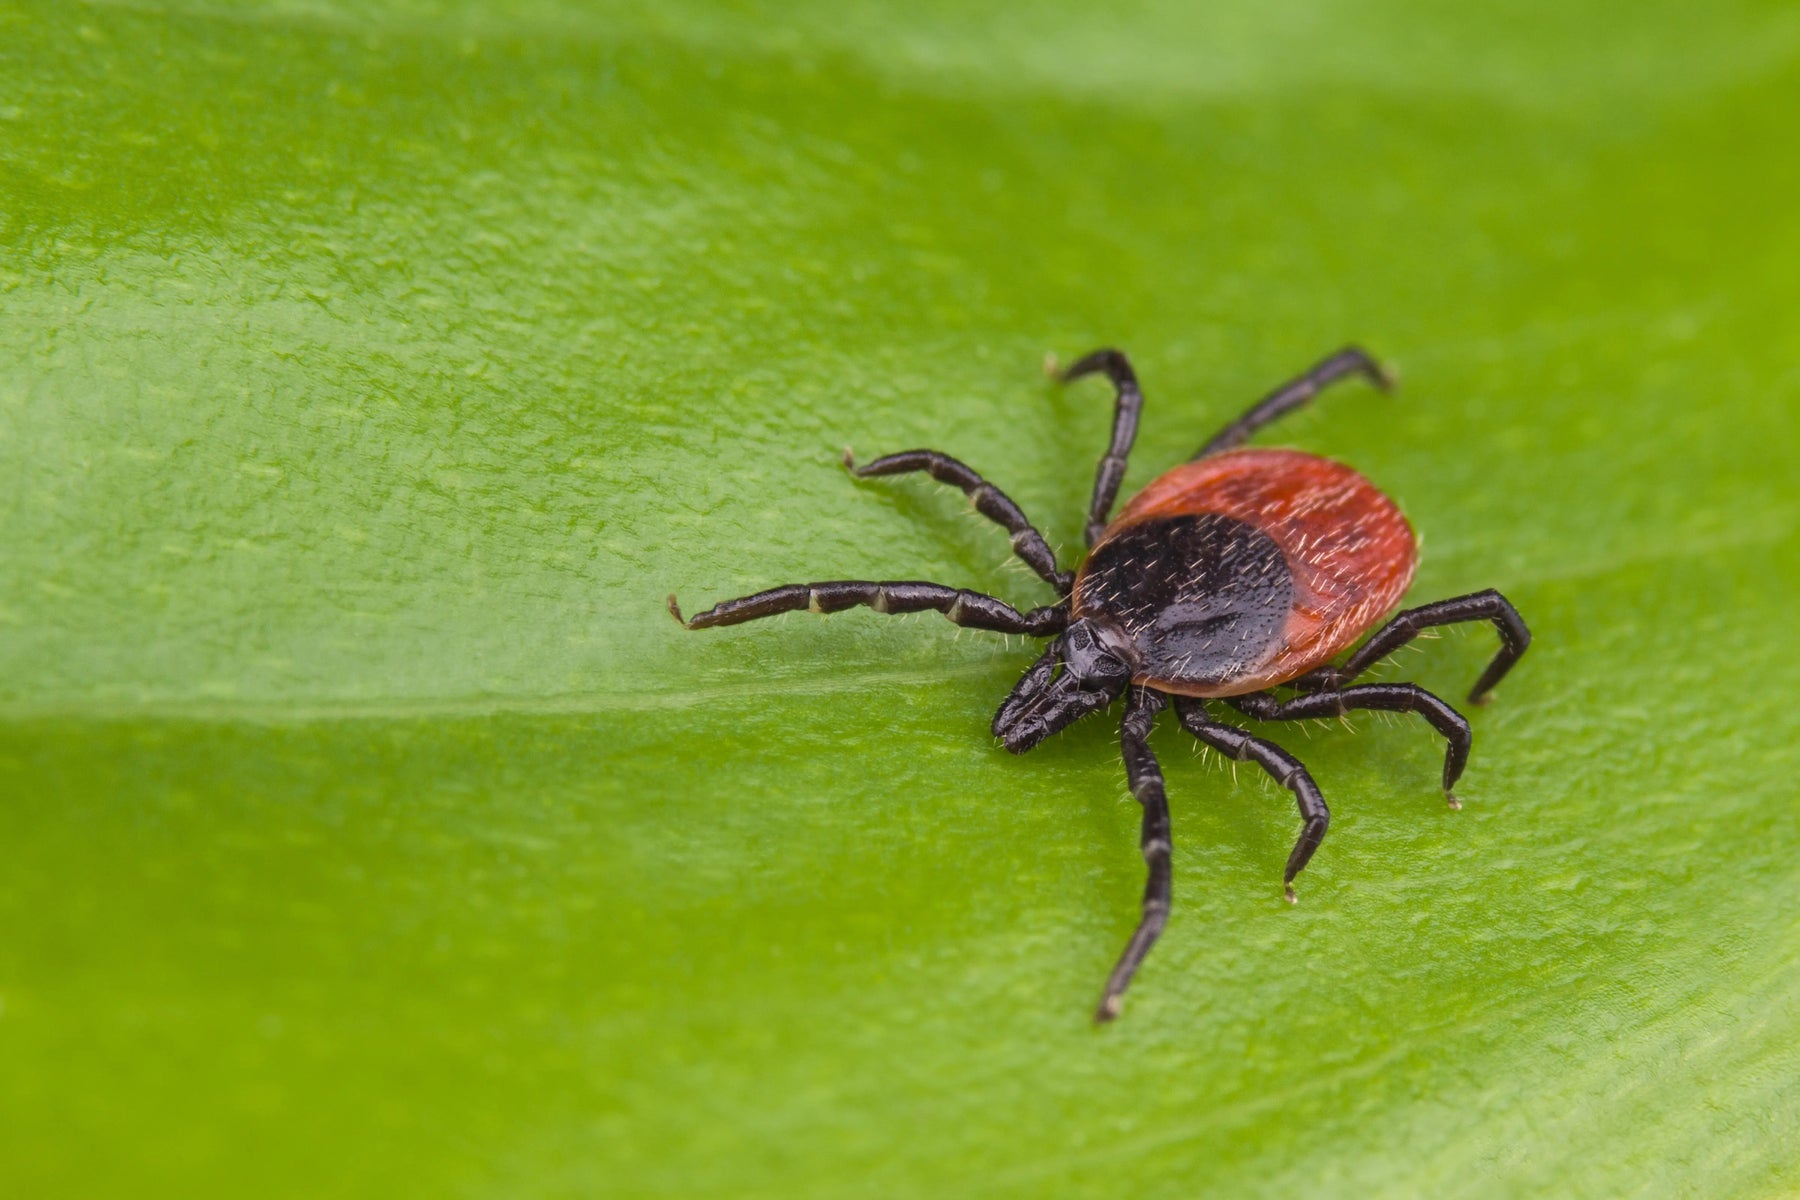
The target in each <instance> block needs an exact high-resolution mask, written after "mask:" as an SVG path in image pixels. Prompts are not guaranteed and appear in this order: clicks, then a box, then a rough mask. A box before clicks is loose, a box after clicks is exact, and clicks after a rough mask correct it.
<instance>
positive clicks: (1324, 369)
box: [1194, 346, 1394, 458]
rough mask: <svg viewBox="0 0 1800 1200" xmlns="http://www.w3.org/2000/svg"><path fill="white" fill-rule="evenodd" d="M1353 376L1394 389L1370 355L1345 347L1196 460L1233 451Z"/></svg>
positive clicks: (1262, 403)
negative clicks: (1263, 428) (1220, 452)
mask: <svg viewBox="0 0 1800 1200" xmlns="http://www.w3.org/2000/svg"><path fill="white" fill-rule="evenodd" d="M1351 375H1361V376H1363V377H1364V378H1366V379H1367V380H1368V381H1369V382H1370V383H1372V384H1374V385H1375V386H1376V387H1378V388H1380V389H1381V390H1382V391H1384V392H1385V391H1387V390H1388V389H1390V388H1392V387H1393V386H1394V376H1393V374H1392V373H1391V372H1389V371H1388V370H1387V369H1386V368H1384V367H1383V366H1382V365H1381V364H1380V363H1378V362H1376V361H1375V360H1374V359H1373V358H1370V357H1369V355H1368V353H1367V352H1366V351H1364V350H1363V349H1361V348H1360V347H1357V346H1345V347H1344V348H1343V349H1342V350H1339V351H1338V352H1337V353H1336V354H1333V355H1332V356H1331V357H1329V358H1326V359H1322V360H1320V362H1319V363H1318V364H1317V365H1315V366H1314V367H1313V369H1312V370H1310V371H1308V372H1307V373H1306V374H1304V375H1302V376H1300V377H1299V378H1298V379H1290V380H1288V381H1287V382H1286V383H1284V384H1282V385H1281V386H1280V387H1278V388H1276V389H1275V390H1274V391H1272V392H1270V393H1269V394H1268V395H1267V396H1264V397H1263V398H1262V399H1261V400H1258V401H1257V402H1256V403H1255V404H1254V405H1252V406H1251V408H1250V411H1249V412H1246V413H1245V414H1244V415H1243V416H1241V417H1239V418H1238V419H1237V420H1235V421H1233V422H1232V423H1231V424H1229V425H1227V426H1226V427H1225V428H1223V429H1221V430H1219V432H1218V433H1216V434H1214V435H1213V439H1212V441H1210V442H1208V443H1206V445H1204V446H1202V447H1200V451H1199V453H1197V454H1195V455H1194V457H1195V458H1205V457H1206V456H1207V455H1209V454H1217V453H1219V451H1221V450H1230V449H1232V448H1233V447H1235V446H1241V445H1243V444H1244V443H1245V442H1246V441H1248V440H1249V438H1250V435H1252V434H1254V433H1255V432H1256V431H1257V430H1259V429H1261V428H1262V427H1263V426H1264V425H1267V424H1269V423H1270V422H1272V421H1275V420H1278V419H1280V418H1282V417H1285V416H1287V414H1289V413H1291V412H1293V411H1294V410H1295V409H1297V408H1304V407H1306V405H1307V404H1308V403H1309V402H1310V401H1311V400H1312V398H1313V397H1314V396H1316V395H1318V394H1319V393H1320V392H1321V391H1323V390H1324V389H1325V388H1327V387H1329V386H1330V385H1332V384H1334V383H1336V382H1337V381H1338V380H1340V379H1345V378H1348V377H1349V376H1351Z"/></svg>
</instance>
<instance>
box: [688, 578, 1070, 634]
mask: <svg viewBox="0 0 1800 1200" xmlns="http://www.w3.org/2000/svg"><path fill="white" fill-rule="evenodd" d="M859 605H864V606H867V607H869V608H872V609H874V610H875V611H876V612H879V613H913V612H925V611H926V610H928V609H930V610H935V611H937V612H941V613H943V614H944V615H945V616H946V617H948V618H950V620H952V621H954V622H955V623H956V624H958V625H967V626H969V627H970V628H973V629H991V630H994V631H995V632H996V633H1024V634H1029V635H1031V636H1032V637H1048V636H1049V635H1050V634H1053V633H1061V632H1062V630H1063V629H1064V627H1066V626H1067V625H1068V623H1069V614H1068V610H1067V609H1066V608H1065V607H1064V606H1063V605H1061V604H1051V605H1046V606H1045V607H1043V608H1034V609H1032V610H1031V611H1030V612H1023V613H1022V612H1020V611H1019V610H1018V609H1016V608H1014V607H1012V606H1011V605H1010V604H1007V603H1006V602H1005V601H1003V600H996V599H995V598H994V597H992V596H987V595H983V594H982V593H980V592H971V591H968V590H967V589H965V588H953V587H946V586H945V585H943V584H941V583H919V582H899V581H896V582H886V583H876V582H872V581H868V580H862V579H841V580H834V581H831V582H827V583H790V584H788V585H787V586H785V587H778V588H770V589H769V590H768V591H766V592H757V593H756V594H755V595H753V596H742V597H739V598H738V599H736V600H727V601H725V602H724V603H722V604H715V605H713V606H712V607H711V608H709V609H707V610H706V611H705V612H703V613H695V614H694V616H693V617H692V618H691V619H686V620H684V619H683V618H682V615H681V609H680V608H679V607H677V606H676V603H675V597H674V596H670V597H669V612H670V613H671V614H672V615H673V616H674V617H675V619H676V620H677V621H680V622H681V623H682V624H683V625H685V626H687V627H688V628H689V629H711V628H712V627H713V626H715V625H740V624H742V623H743V622H745V621H754V620H756V619H757V618H758V617H772V616H774V615H775V614H776V613H784V612H794V611H796V610H798V609H802V608H804V609H806V610H807V611H808V612H815V613H833V612H840V611H842V610H844V609H846V608H856V607H857V606H859Z"/></svg>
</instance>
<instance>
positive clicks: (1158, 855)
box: [1094, 687, 1172, 1021]
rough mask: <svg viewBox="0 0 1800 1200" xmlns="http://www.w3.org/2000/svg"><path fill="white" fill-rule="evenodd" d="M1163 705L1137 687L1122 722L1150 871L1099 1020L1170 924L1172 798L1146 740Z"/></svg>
mask: <svg viewBox="0 0 1800 1200" xmlns="http://www.w3.org/2000/svg"><path fill="white" fill-rule="evenodd" d="M1164 702H1165V701H1164V697H1163V695H1162V694H1161V693H1160V692H1153V691H1151V690H1150V689H1148V688H1137V687H1134V688H1132V689H1131V698H1130V699H1129V700H1128V701H1127V702H1126V705H1125V718H1124V720H1123V721H1121V722H1120V723H1119V751H1120V753H1121V754H1122V755H1123V757H1124V759H1125V777H1126V779H1127V780H1128V781H1129V782H1130V784H1131V794H1132V795H1133V796H1135V797H1136V798H1137V802H1138V803H1139V804H1141V805H1143V807H1144V823H1143V826H1142V828H1141V830H1140V831H1139V835H1138V845H1139V847H1140V848H1141V849H1142V851H1143V854H1144V862H1145V863H1146V864H1147V865H1148V867H1149V875H1148V877H1147V878H1146V879H1145V881H1144V911H1143V916H1141V917H1139V918H1138V926H1137V928H1136V929H1135V930H1133V931H1132V934H1131V940H1130V941H1129V942H1127V943H1125V952H1124V953H1123V954H1121V955H1120V956H1119V964H1118V965H1117V966H1116V967H1114V968H1113V969H1112V974H1111V975H1108V976H1107V977H1106V994H1105V995H1104V996H1102V997H1101V999H1100V1007H1099V1008H1098V1009H1096V1010H1094V1020H1096V1021H1110V1020H1112V1019H1113V1018H1114V1017H1116V1016H1118V1015H1119V1008H1120V1007H1121V1006H1122V1005H1123V1004H1124V1003H1125V989H1126V988H1127V987H1129V986H1130V985H1131V977H1132V975H1133V974H1135V973H1136V972H1137V969H1138V967H1139V966H1140V965H1141V964H1142V963H1143V961H1144V956H1145V955H1147V954H1149V953H1150V947H1152V946H1154V945H1155V944H1156V939H1157V937H1158V936H1159V935H1160V934H1161V933H1162V931H1163V926H1164V925H1166V924H1168V921H1169V898H1170V895H1171V892H1172V878H1171V866H1170V854H1171V852H1172V844H1171V842H1170V840H1169V798H1168V795H1167V794H1166V793H1165V792H1164V790H1163V775H1162V767H1161V766H1160V765H1158V763H1157V761H1156V755H1155V754H1154V753H1153V752H1152V751H1151V749H1150V742H1149V740H1148V739H1149V737H1150V727H1151V726H1152V725H1154V724H1155V723H1156V714H1157V713H1159V712H1161V711H1162V707H1163V704H1164Z"/></svg>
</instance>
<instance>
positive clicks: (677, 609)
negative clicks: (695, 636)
mask: <svg viewBox="0 0 1800 1200" xmlns="http://www.w3.org/2000/svg"><path fill="white" fill-rule="evenodd" d="M669 615H670V616H671V617H674V618H675V622H676V624H678V625H680V626H681V627H682V628H683V629H692V628H693V626H692V625H689V624H688V623H687V618H686V617H684V616H682V615H681V605H679V604H677V603H676V602H675V593H674V592H670V593H669Z"/></svg>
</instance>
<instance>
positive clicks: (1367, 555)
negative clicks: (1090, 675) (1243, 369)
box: [1074, 449, 1418, 696]
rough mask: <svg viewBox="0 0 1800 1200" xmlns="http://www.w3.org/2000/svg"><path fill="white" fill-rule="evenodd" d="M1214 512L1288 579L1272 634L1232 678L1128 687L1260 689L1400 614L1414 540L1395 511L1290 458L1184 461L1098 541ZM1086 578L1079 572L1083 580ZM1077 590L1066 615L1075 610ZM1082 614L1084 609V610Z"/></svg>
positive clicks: (1341, 469)
mask: <svg viewBox="0 0 1800 1200" xmlns="http://www.w3.org/2000/svg"><path fill="white" fill-rule="evenodd" d="M1205 513H1213V514H1218V515H1219V516H1222V517H1227V518H1231V519H1232V520H1233V521H1241V522H1243V523H1244V524H1246V525H1249V526H1251V527H1252V528H1254V529H1256V530H1258V531H1260V532H1261V533H1263V534H1266V535H1267V536H1268V538H1269V539H1270V540H1272V541H1273V542H1274V544H1275V546H1276V547H1278V548H1279V550H1280V552H1281V557H1282V559H1283V560H1284V561H1285V563H1286V565H1287V569H1288V572H1289V573H1290V574H1291V576H1292V581H1293V587H1292V593H1291V599H1290V601H1289V607H1288V610H1287V612H1286V614H1285V617H1284V618H1283V619H1281V621H1280V624H1279V634H1278V635H1277V636H1276V637H1274V638H1272V639H1271V640H1270V642H1269V644H1268V646H1267V647H1266V648H1264V649H1263V650H1262V651H1261V652H1259V653H1258V654H1257V655H1256V656H1255V661H1254V662H1252V663H1249V664H1246V667H1245V669H1244V671H1243V673H1240V674H1238V675H1237V676H1236V677H1235V678H1231V679H1229V680H1219V679H1184V678H1181V677H1175V678H1169V677H1159V676H1158V675H1156V674H1154V673H1150V672H1141V673H1139V674H1138V675H1137V676H1136V677H1134V679H1133V682H1134V683H1138V684H1142V685H1147V686H1150V687H1155V688H1158V689H1161V690H1163V691H1167V692H1174V693H1177V694H1183V695H1190V696H1236V695H1244V694H1246V693H1249V692H1255V691H1260V690H1261V689H1263V688H1267V687H1270V686H1272V685H1274V684H1278V683H1284V682H1286V681H1288V680H1290V679H1294V678H1297V677H1299V676H1301V675H1304V674H1306V673H1307V672H1308V671H1311V670H1313V669H1314V668H1316V667H1320V666H1323V665H1324V664H1325V663H1327V662H1329V661H1330V660H1331V659H1332V658H1333V657H1335V656H1336V655H1337V654H1338V653H1339V652H1341V651H1343V650H1345V649H1347V648H1348V647H1349V646H1350V645H1351V644H1352V643H1354V642H1355V641H1356V640H1357V639H1358V638H1359V637H1361V636H1362V635H1363V634H1364V633H1367V632H1368V631H1369V630H1370V629H1372V628H1373V627H1374V626H1375V624H1376V623H1377V622H1379V621H1380V620H1381V618H1382V617H1384V616H1386V615H1387V614H1388V613H1389V612H1390V611H1392V610H1393V608H1394V607H1395V606H1396V605H1397V604H1399V602H1400V598H1401V597H1402V596H1403V595H1404V594H1405V593H1406V589H1407V587H1408V585H1410V584H1411V582H1412V577H1413V571H1414V570H1415V568H1416V567H1417V565H1418V542H1417V539H1416V538H1415V537H1414V536H1413V531H1412V526H1411V525H1409V524H1408V523H1407V520H1406V518H1405V516H1403V515H1402V514H1401V512H1400V509H1399V507H1398V506H1397V505H1395V503H1394V502H1393V501H1392V500H1390V499H1388V497H1387V496H1385V495H1383V494H1382V493H1381V491H1380V490H1378V489H1377V488H1376V487H1375V485H1374V484H1372V483H1370V482H1369V481H1368V480H1367V479H1365V478H1363V477H1362V476H1361V475H1360V474H1358V473H1357V472H1356V471H1354V470H1352V469H1350V468H1349V467H1347V466H1344V465H1343V464H1342V463H1337V462H1333V461H1331V460H1330V459H1326V458H1320V457H1318V456H1317V455H1313V454H1306V453H1302V452H1301V451H1298V450H1262V449H1252V450H1233V451H1230V452H1227V453H1224V454H1216V455H1212V456H1210V457H1207V458H1203V459H1200V460H1198V461H1195V462H1190V463H1184V464H1182V465H1181V466H1179V467H1176V468H1175V469H1174V470H1172V471H1169V472H1167V473H1166V474H1164V475H1162V476H1160V477H1159V478H1157V479H1156V480H1154V481H1153V482H1152V483H1151V484H1150V485H1149V486H1148V487H1146V488H1145V489H1144V490H1143V491H1141V492H1139V493H1138V494H1137V495H1136V496H1135V497H1133V498H1132V500H1131V501H1130V503H1128V504H1127V505H1126V506H1125V509H1124V511H1122V512H1121V513H1120V514H1119V515H1118V517H1117V518H1115V519H1114V520H1113V522H1112V523H1111V524H1110V525H1108V526H1107V527H1106V530H1105V532H1104V533H1103V534H1102V535H1101V537H1100V540H1099V541H1098V542H1096V543H1095V546H1094V556H1091V557H1090V558H1089V560H1088V561H1089V563H1090V564H1092V563H1094V562H1096V561H1100V560H1101V559H1102V558H1103V555H1102V551H1103V549H1104V548H1105V547H1106V545H1107V544H1108V543H1109V542H1112V541H1113V540H1114V539H1116V538H1117V537H1118V536H1119V535H1120V534H1121V533H1123V532H1125V531H1126V530H1130V529H1134V528H1137V527H1140V526H1143V525H1145V524H1148V523H1150V522H1154V521H1160V520H1167V519H1170V518H1178V517H1185V516H1191V515H1194V514H1205ZM1087 571H1088V568H1087V567H1085V566H1084V567H1083V576H1085V575H1086V574H1087ZM1082 583H1083V579H1082V578H1081V577H1078V578H1077V581H1076V584H1075V592H1074V595H1075V605H1074V615H1075V616H1076V617H1082V616H1084V615H1088V614H1087V613H1086V612H1084V606H1083V602H1082V601H1083V588H1082ZM1089 607H1092V606H1091V605H1090V606H1089Z"/></svg>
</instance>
